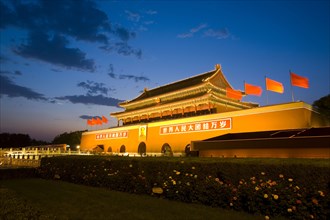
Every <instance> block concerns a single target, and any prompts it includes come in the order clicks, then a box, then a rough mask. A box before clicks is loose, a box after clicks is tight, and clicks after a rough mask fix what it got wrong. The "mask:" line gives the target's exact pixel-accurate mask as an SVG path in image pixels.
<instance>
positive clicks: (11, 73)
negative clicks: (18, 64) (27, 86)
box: [0, 70, 23, 76]
mask: <svg viewBox="0 0 330 220" xmlns="http://www.w3.org/2000/svg"><path fill="white" fill-rule="evenodd" d="M0 74H9V75H17V76H21V75H23V74H22V72H21V71H19V70H15V71H14V72H11V71H6V70H0Z"/></svg>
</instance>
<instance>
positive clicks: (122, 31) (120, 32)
mask: <svg viewBox="0 0 330 220" xmlns="http://www.w3.org/2000/svg"><path fill="white" fill-rule="evenodd" d="M115 33H116V34H117V36H118V37H119V38H120V39H121V40H122V41H125V42H127V41H128V40H130V39H131V38H135V37H136V34H135V32H131V31H128V30H127V29H126V28H123V27H117V28H116V30H115Z"/></svg>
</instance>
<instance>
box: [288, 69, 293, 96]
mask: <svg viewBox="0 0 330 220" xmlns="http://www.w3.org/2000/svg"><path fill="white" fill-rule="evenodd" d="M289 75H290V84H291V96H292V102H294V96H293V86H292V79H291V70H289Z"/></svg>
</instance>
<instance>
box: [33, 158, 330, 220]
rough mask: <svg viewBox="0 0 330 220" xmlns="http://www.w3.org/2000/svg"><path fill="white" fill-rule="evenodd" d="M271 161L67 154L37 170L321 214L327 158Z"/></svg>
mask: <svg viewBox="0 0 330 220" xmlns="http://www.w3.org/2000/svg"><path fill="white" fill-rule="evenodd" d="M270 161H272V163H270V162H267V159H258V160H257V159H234V160H233V159H228V160H227V159H217V160H216V159H212V160H209V161H206V160H197V159H192V160H191V159H189V158H175V159H171V158H130V157H104V156H103V157H102V156H100V157H95V156H70V157H55V158H43V159H42V161H41V167H40V170H39V173H40V175H41V177H44V178H49V179H61V180H64V181H69V182H73V183H78V184H85V185H89V186H98V187H106V188H108V189H113V190H119V191H124V192H130V193H139V194H151V195H153V196H157V197H162V198H166V199H171V200H179V201H184V202H189V203H202V204H206V205H210V206H215V207H221V208H225V209H233V210H238V211H245V212H248V213H252V214H259V215H264V216H277V215H280V216H284V217H289V218H290V219H304V218H311V217H313V218H316V219H326V216H327V215H329V214H330V213H329V210H328V209H327V207H328V205H329V202H330V201H329V180H330V166H329V160H315V161H316V163H315V164H316V165H314V163H313V161H314V160H297V159H296V160H293V162H290V160H288V159H287V160H285V159H277V160H274V159H272V160H270ZM155 189H157V190H155ZM160 189H161V190H160ZM157 191H158V192H157Z"/></svg>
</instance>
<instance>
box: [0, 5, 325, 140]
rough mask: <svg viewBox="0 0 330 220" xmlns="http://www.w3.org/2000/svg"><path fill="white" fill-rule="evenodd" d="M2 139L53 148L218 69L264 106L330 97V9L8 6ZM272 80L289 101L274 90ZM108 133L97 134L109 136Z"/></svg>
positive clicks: (4, 11)
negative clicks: (151, 95)
mask: <svg viewBox="0 0 330 220" xmlns="http://www.w3.org/2000/svg"><path fill="white" fill-rule="evenodd" d="M0 10H1V11H0V12H1V14H0V16H1V20H0V49H1V50H0V65H1V68H0V77H1V78H0V80H1V87H0V97H1V100H0V101H1V103H0V104H1V106H0V132H11V133H24V134H29V135H30V137H31V138H35V139H39V140H46V141H51V140H53V138H54V137H55V136H56V135H58V134H61V133H63V132H70V131H76V130H84V129H86V128H87V125H86V119H88V118H90V117H94V116H102V115H104V116H106V117H107V118H109V124H108V125H107V126H114V125H116V122H115V120H114V119H111V118H110V116H109V114H110V112H114V111H120V110H121V109H120V108H118V107H117V103H118V102H120V101H123V100H130V99H133V98H135V97H136V96H138V95H139V94H140V92H141V91H142V90H143V89H144V88H145V87H147V88H149V89H151V88H155V87H158V86H161V85H164V84H167V83H171V82H174V81H177V80H181V79H184V78H188V77H191V76H194V75H197V74H200V73H203V72H207V71H210V70H213V69H214V65H215V64H217V63H219V64H221V66H222V69H223V73H224V74H225V76H226V78H227V79H228V81H229V82H230V83H231V85H232V86H233V87H234V89H238V90H242V91H244V83H243V82H244V81H246V82H247V83H251V84H254V85H259V86H262V87H263V90H264V92H263V94H262V96H261V97H255V96H246V97H244V98H243V101H249V102H257V103H259V104H260V105H261V106H263V105H266V104H267V103H266V100H267V96H268V100H269V101H268V104H277V103H286V102H290V101H291V100H292V99H291V87H290V78H289V70H291V71H293V72H295V73H296V74H298V75H301V76H305V77H308V78H309V81H310V88H309V89H302V88H298V87H294V88H293V92H294V96H295V99H296V100H303V101H305V102H307V103H309V104H312V103H313V101H315V100H317V99H319V98H321V97H323V96H325V95H327V94H329V93H330V91H329V90H330V89H329V88H330V76H329V75H330V67H329V66H330V64H329V60H330V55H329V54H330V52H329V50H330V49H329V48H330V45H329V41H330V40H329V39H330V36H329V27H330V3H329V1H321V0H311V1H215V0H213V1H137V0H136V1H106V0H102V1H96V0H90V1H87V0H80V1H75V0H56V1H52V0H21V1H19V0H18V1H11V0H0ZM265 76H267V77H269V78H271V79H274V80H276V81H279V82H281V83H283V85H284V90H285V91H284V94H278V93H273V92H265ZM105 126H106V125H103V126H99V127H95V128H93V129H97V128H105Z"/></svg>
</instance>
